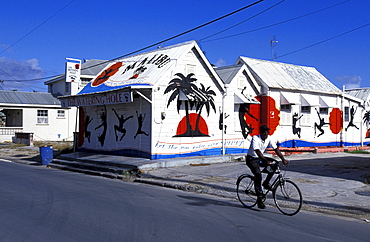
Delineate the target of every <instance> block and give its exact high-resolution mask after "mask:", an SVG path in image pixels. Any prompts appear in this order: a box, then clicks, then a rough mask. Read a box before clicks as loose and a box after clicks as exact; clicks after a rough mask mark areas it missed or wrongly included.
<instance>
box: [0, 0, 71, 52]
mask: <svg viewBox="0 0 370 242" xmlns="http://www.w3.org/2000/svg"><path fill="white" fill-rule="evenodd" d="M74 1H75V0H72V1H70V2H69V3H67V4H66V5H65V6H64V7H62V8H61V9H59V10H58V11H57V12H56V13H54V14H53V15H51V16H50V17H49V18H47V19H46V20H45V21H43V22H42V23H41V24H39V25H37V26H36V27H35V28H33V29H32V30H31V31H29V32H28V33H27V34H25V35H24V36H23V37H21V38H20V39H19V40H17V41H16V42H14V43H13V44H11V45H10V46H8V47H7V48H5V49H4V50H3V51H1V52H0V54H2V53H4V52H5V51H7V50H9V49H10V48H12V47H13V46H14V45H16V44H18V43H19V42H20V41H22V40H23V39H24V38H26V37H27V36H28V35H30V34H31V33H33V32H34V31H36V30H37V29H38V28H40V27H41V26H42V25H44V24H45V23H46V22H48V21H49V20H50V19H52V18H53V17H55V16H56V15H57V14H58V13H60V12H62V11H63V10H64V9H65V8H67V7H68V6H69V5H71V4H72V3H73V2H74Z"/></svg>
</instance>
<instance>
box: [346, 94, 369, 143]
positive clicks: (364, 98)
mask: <svg viewBox="0 0 370 242" xmlns="http://www.w3.org/2000/svg"><path fill="white" fill-rule="evenodd" d="M345 93H346V94H348V95H351V96H354V97H356V98H359V99H361V100H362V101H363V105H362V109H360V110H361V111H362V112H361V117H362V122H363V125H364V130H365V132H366V138H370V88H369V87H367V88H355V89H346V90H345ZM348 112H349V111H348Z"/></svg>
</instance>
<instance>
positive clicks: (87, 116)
mask: <svg viewBox="0 0 370 242" xmlns="http://www.w3.org/2000/svg"><path fill="white" fill-rule="evenodd" d="M92 120H93V118H91V119H90V116H89V115H86V117H85V132H84V137H85V138H87V141H88V142H89V143H90V137H91V132H90V131H89V130H88V129H87V128H88V126H89V124H90V123H91V121H92Z"/></svg>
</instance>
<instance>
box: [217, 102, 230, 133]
mask: <svg viewBox="0 0 370 242" xmlns="http://www.w3.org/2000/svg"><path fill="white" fill-rule="evenodd" d="M219 110H220V118H219V120H218V128H219V129H220V130H222V126H224V133H225V134H226V129H227V125H226V124H225V125H224V120H225V119H227V118H228V117H229V116H230V115H227V114H226V113H223V112H222V111H221V108H219Z"/></svg>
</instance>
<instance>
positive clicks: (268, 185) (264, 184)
mask: <svg viewBox="0 0 370 242" xmlns="http://www.w3.org/2000/svg"><path fill="white" fill-rule="evenodd" d="M262 186H263V188H265V189H266V190H269V191H271V190H272V186H271V185H270V183H267V182H264V183H262Z"/></svg>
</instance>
